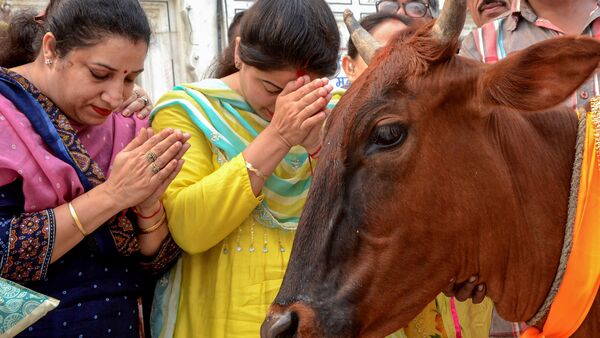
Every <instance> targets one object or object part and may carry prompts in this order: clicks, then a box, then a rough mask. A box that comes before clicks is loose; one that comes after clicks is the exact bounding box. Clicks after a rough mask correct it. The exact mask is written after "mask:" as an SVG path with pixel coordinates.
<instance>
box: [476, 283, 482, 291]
mask: <svg viewBox="0 0 600 338" xmlns="http://www.w3.org/2000/svg"><path fill="white" fill-rule="evenodd" d="M477 291H479V292H481V291H483V284H479V285H477Z"/></svg>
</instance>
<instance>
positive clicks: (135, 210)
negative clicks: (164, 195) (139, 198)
mask: <svg viewBox="0 0 600 338" xmlns="http://www.w3.org/2000/svg"><path fill="white" fill-rule="evenodd" d="M162 208H163V204H162V201H159V202H158V210H156V211H155V212H154V213H152V215H150V216H144V215H142V213H141V212H139V211H138V209H137V207H133V212H134V213H135V214H136V215H138V216H139V217H140V218H143V219H150V218H153V217H154V216H156V215H158V213H159V212H160V211H161V210H162Z"/></svg>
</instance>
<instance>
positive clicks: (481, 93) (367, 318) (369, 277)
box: [263, 27, 600, 337]
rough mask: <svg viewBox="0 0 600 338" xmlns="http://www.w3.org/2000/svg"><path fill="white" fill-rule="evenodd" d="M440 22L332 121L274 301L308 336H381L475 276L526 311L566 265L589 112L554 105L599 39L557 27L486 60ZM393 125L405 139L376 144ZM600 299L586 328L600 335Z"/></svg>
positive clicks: (506, 310)
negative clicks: (465, 49)
mask: <svg viewBox="0 0 600 338" xmlns="http://www.w3.org/2000/svg"><path fill="white" fill-rule="evenodd" d="M429 28H430V27H424V28H421V29H420V30H418V31H417V32H412V31H409V32H405V33H401V34H400V36H399V37H398V38H397V40H396V41H395V43H392V44H390V45H389V46H388V47H386V48H385V49H383V50H381V51H380V52H378V54H377V55H376V56H375V58H374V61H373V63H372V64H371V65H370V66H369V69H368V70H367V71H366V73H365V74H363V75H362V76H361V77H360V78H359V80H358V81H357V82H356V83H355V84H354V85H353V86H352V87H351V88H350V89H349V91H348V92H347V93H346V95H345V96H344V97H343V99H342V100H341V101H340V103H339V104H338V106H337V107H336V109H335V110H334V112H333V114H332V116H331V119H330V121H328V123H327V128H326V136H325V141H324V146H323V151H322V154H321V158H320V161H319V167H318V168H317V170H316V172H315V177H314V181H313V186H312V188H311V191H310V194H309V199H308V202H307V205H306V209H305V211H304V214H303V215H302V220H301V223H300V225H299V228H298V232H297V235H296V240H295V242H294V248H293V252H292V257H291V260H290V264H289V266H288V270H287V272H286V276H285V279H284V282H283V285H282V287H281V290H280V292H279V295H278V297H277V298H276V300H275V302H274V304H276V305H275V307H274V308H272V311H271V314H270V318H271V319H272V320H273V319H276V318H277V316H278V314H280V313H282V312H283V311H290V308H289V306H292V308H293V309H294V310H293V311H295V312H296V313H298V317H299V323H298V328H299V329H298V333H299V334H298V336H300V337H350V336H360V337H382V336H384V335H386V334H389V333H391V332H393V331H394V330H396V329H398V328H400V327H402V326H404V325H405V324H407V323H408V321H409V320H410V319H412V318H413V317H414V316H416V315H417V314H418V313H419V312H420V310H421V309H422V308H423V307H424V306H425V305H426V304H427V303H428V302H429V301H431V300H432V299H433V298H434V297H435V296H436V294H438V293H439V292H440V290H441V289H442V288H444V287H445V286H446V285H447V284H448V282H449V281H450V279H451V278H454V277H455V278H457V279H458V280H459V281H460V280H466V279H467V278H468V277H469V276H471V275H475V274H476V275H479V278H480V279H479V281H480V282H485V283H486V284H487V286H488V296H489V297H491V298H492V299H493V300H494V302H495V303H496V307H497V310H498V312H499V313H500V314H501V315H502V316H503V317H505V318H506V319H508V320H513V321H523V320H527V319H529V318H531V317H532V316H533V315H534V313H535V312H536V311H537V309H538V307H539V306H540V305H541V304H542V302H543V300H544V298H545V297H546V294H547V292H548V289H549V287H550V284H551V282H552V279H553V278H554V275H555V273H556V268H557V266H558V259H559V255H560V251H561V246H562V237H563V234H564V226H565V222H566V214H567V210H566V208H567V200H568V193H569V188H570V187H569V183H570V176H571V166H572V162H573V159H574V144H575V139H576V129H577V126H576V125H577V118H576V116H575V114H574V113H573V112H572V111H569V110H568V109H561V108H552V107H553V106H556V105H558V104H560V103H561V102H563V101H564V100H566V99H567V98H568V97H569V95H570V93H572V92H573V91H574V90H575V89H576V88H577V87H578V86H579V85H581V84H582V83H583V82H584V81H585V79H586V78H587V77H588V76H589V75H590V74H591V73H592V72H593V70H594V69H595V68H596V67H597V65H598V62H599V61H600V42H597V41H594V40H592V39H589V38H582V37H580V38H559V39H555V40H549V41H546V42H543V43H541V44H538V45H536V46H533V47H530V48H528V49H527V50H524V51H521V52H519V53H515V54H514V55H511V56H509V57H508V58H507V59H505V60H504V61H502V62H499V63H498V64H496V65H491V66H490V65H482V64H479V63H477V62H474V61H471V60H467V59H464V58H462V57H458V56H455V55H453V51H454V50H455V46H438V45H436V43H435V41H434V40H432V39H431V38H430V37H429V35H428V34H429V33H428V32H429ZM389 123H400V124H402V125H403V126H405V127H406V128H407V133H406V136H405V139H404V142H403V143H402V144H401V145H399V146H396V147H393V148H390V149H385V150H381V149H376V148H374V147H373V145H372V144H370V143H369V142H370V141H369V140H371V139H372V137H373V133H374V132H375V131H376V129H377V128H378V127H380V126H381V125H384V124H389ZM598 306H599V302H598V301H596V303H595V307H594V309H593V311H592V312H591V313H590V315H589V316H588V319H587V320H586V322H585V323H584V325H583V326H582V327H581V328H580V330H579V332H578V336H581V337H590V336H592V334H591V333H592V332H597V330H598V325H599V322H600V316H599V313H598V312H599V311H600V310H599V309H598ZM299 309H300V310H299ZM307 313H310V315H306V314H307ZM591 330H595V331H591ZM266 331H267V330H264V331H263V332H266ZM286 334H290V336H291V332H287V333H286ZM282 336H286V337H287V335H285V334H284V335H282Z"/></svg>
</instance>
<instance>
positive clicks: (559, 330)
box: [521, 98, 600, 338]
mask: <svg viewBox="0 0 600 338" xmlns="http://www.w3.org/2000/svg"><path fill="white" fill-rule="evenodd" d="M595 99H596V100H594V101H593V102H594V103H596V104H595V105H593V106H592V113H591V114H587V115H586V133H585V134H586V135H585V143H584V150H583V153H584V156H583V163H582V165H581V177H580V180H579V193H578V195H577V214H576V218H575V225H574V228H573V247H572V249H571V255H570V256H569V259H568V261H567V268H566V271H565V275H564V278H563V281H562V283H561V284H560V287H559V289H558V293H557V294H556V298H555V299H554V302H553V303H552V305H551V307H550V312H549V313H548V318H547V320H546V323H545V324H544V327H543V330H542V331H540V330H539V329H537V328H536V327H530V328H529V329H527V330H526V331H525V332H524V333H523V334H522V335H521V338H566V337H569V336H571V335H572V334H573V333H575V331H577V329H578V328H579V326H581V323H582V322H583V320H584V319H585V317H586V316H587V314H588V312H589V311H590V308H591V306H592V304H593V302H594V299H595V298H596V294H597V292H598V287H599V286H600V169H599V167H598V165H599V164H600V161H599V160H598V159H599V158H600V152H598V148H599V147H598V146H599V145H600V128H598V127H599V126H598V125H599V124H600V111H599V110H600V109H599V108H600V107H599V106H600V98H595ZM596 137H598V138H599V140H598V141H596Z"/></svg>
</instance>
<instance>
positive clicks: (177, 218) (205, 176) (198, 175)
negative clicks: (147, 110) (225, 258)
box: [152, 106, 262, 254]
mask: <svg viewBox="0 0 600 338" xmlns="http://www.w3.org/2000/svg"><path fill="white" fill-rule="evenodd" d="M152 128H153V129H154V131H155V132H159V131H160V130H162V129H165V128H173V129H179V130H181V131H183V132H187V133H190V134H191V135H192V137H191V139H190V141H189V143H190V144H191V148H190V149H189V150H188V151H187V153H186V154H185V155H184V157H183V159H184V160H185V164H184V165H183V168H182V170H181V172H180V173H179V175H177V177H176V178H175V179H174V180H173V182H171V185H170V186H169V187H168V189H167V191H166V192H165V195H164V198H163V203H164V205H165V209H166V210H167V217H168V219H169V230H170V231H171V234H172V236H173V238H174V239H175V241H176V242H177V244H178V245H179V246H180V247H181V248H182V249H183V250H184V251H186V252H188V253H190V254H196V253H200V252H203V251H206V250H208V249H210V248H211V247H213V246H214V245H216V244H217V243H219V242H220V241H221V240H223V239H224V238H225V237H227V236H228V235H229V234H230V233H231V232H232V231H233V230H234V229H236V228H237V227H239V226H240V225H241V224H242V223H243V221H244V220H245V219H246V218H248V216H249V215H250V213H251V212H252V210H254V208H255V207H256V206H257V205H258V204H259V203H260V202H261V200H262V196H259V197H256V196H254V193H253V192H252V187H251V185H250V178H249V176H248V171H247V169H246V163H245V160H244V158H243V156H242V154H239V155H237V156H236V157H234V158H233V159H231V160H230V161H229V162H227V163H225V164H224V165H222V166H220V167H218V168H215V165H214V164H213V163H214V162H213V153H212V150H211V146H210V144H209V142H208V140H207V139H206V138H205V136H204V134H203V133H202V132H201V131H200V129H199V128H197V127H196V126H195V124H194V123H193V122H192V121H191V119H190V118H189V117H188V115H187V113H186V112H185V111H183V109H181V108H179V107H178V106H170V107H167V108H165V109H162V110H160V111H159V112H158V113H157V114H156V116H155V117H154V119H153V122H152Z"/></svg>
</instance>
